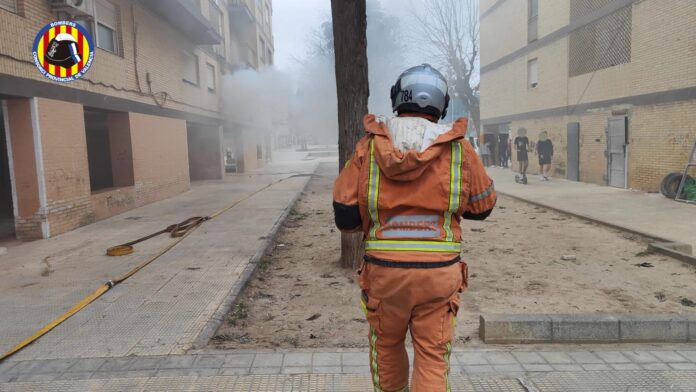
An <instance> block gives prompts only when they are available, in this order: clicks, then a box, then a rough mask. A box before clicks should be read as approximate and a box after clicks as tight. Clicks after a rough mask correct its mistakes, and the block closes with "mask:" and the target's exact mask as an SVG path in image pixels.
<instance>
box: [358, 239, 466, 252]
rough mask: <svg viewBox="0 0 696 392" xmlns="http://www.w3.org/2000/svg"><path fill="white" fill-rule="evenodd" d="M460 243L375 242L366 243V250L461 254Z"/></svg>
mask: <svg viewBox="0 0 696 392" xmlns="http://www.w3.org/2000/svg"><path fill="white" fill-rule="evenodd" d="M461 248H462V244H461V243H460V242H442V241H402V240H375V241H366V242H365V250H368V251H370V250H371V251H376V250H383V251H405V252H409V251H410V252H446V253H460V252H461Z"/></svg>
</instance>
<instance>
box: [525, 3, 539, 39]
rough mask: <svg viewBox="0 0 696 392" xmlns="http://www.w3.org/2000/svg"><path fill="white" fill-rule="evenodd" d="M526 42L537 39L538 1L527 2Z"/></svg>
mask: <svg viewBox="0 0 696 392" xmlns="http://www.w3.org/2000/svg"><path fill="white" fill-rule="evenodd" d="M528 1H529V3H528V14H527V42H532V41H536V40H537V38H539V0H528Z"/></svg>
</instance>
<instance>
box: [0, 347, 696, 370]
mask: <svg viewBox="0 0 696 392" xmlns="http://www.w3.org/2000/svg"><path fill="white" fill-rule="evenodd" d="M677 353H678V354H679V355H681V356H682V357H684V358H686V359H688V360H689V361H691V362H696V351H682V350H679V351H677ZM0 373H2V370H0Z"/></svg>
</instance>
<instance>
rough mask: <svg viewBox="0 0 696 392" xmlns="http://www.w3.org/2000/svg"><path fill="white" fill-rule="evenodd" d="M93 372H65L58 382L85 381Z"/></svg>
mask: <svg viewBox="0 0 696 392" xmlns="http://www.w3.org/2000/svg"><path fill="white" fill-rule="evenodd" d="M92 374H94V372H67V373H63V374H61V375H60V377H59V378H58V379H60V380H87V379H89V378H91V377H92Z"/></svg>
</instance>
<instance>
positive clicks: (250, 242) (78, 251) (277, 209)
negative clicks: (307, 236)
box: [0, 161, 316, 361]
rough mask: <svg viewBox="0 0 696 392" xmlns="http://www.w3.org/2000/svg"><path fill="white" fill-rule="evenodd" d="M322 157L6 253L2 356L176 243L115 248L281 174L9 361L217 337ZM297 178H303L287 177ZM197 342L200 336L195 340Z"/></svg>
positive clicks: (166, 348) (157, 350)
mask: <svg viewBox="0 0 696 392" xmlns="http://www.w3.org/2000/svg"><path fill="white" fill-rule="evenodd" d="M315 167H316V161H314V162H304V163H302V162H297V163H294V164H291V163H283V164H277V165H273V166H271V167H269V168H267V169H265V170H263V171H260V172H257V173H254V174H252V175H247V174H244V175H232V176H227V177H226V178H225V179H224V180H222V181H207V182H198V183H194V184H193V186H192V189H191V191H189V192H187V193H184V194H182V195H179V196H176V197H173V198H171V199H168V200H165V201H162V202H158V203H154V204H150V205H148V206H144V207H141V208H138V209H135V210H132V211H129V212H127V213H125V214H121V215H118V216H115V217H112V218H110V219H106V220H103V221H100V222H97V223H95V224H91V225H88V226H85V227H82V228H80V229H77V230H74V231H72V232H70V233H66V234H64V235H60V236H57V237H55V238H51V239H48V240H41V241H36V242H31V243H25V244H22V245H19V246H16V247H13V248H10V249H9V253H8V254H6V255H4V256H0V266H2V274H0V293H1V295H0V315H1V316H0V352H4V351H5V350H7V349H9V348H10V347H12V346H14V345H15V344H17V343H19V342H20V341H22V340H23V339H24V338H26V337H27V336H29V335H31V334H32V333H34V332H35V331H36V330H38V329H39V328H41V327H43V326H44V325H45V324H47V323H48V322H49V321H51V320H53V319H54V318H55V317H57V316H59V315H60V314H62V313H63V312H65V311H66V310H67V309H69V308H70V307H72V306H73V305H74V304H75V303H77V302H78V301H79V300H80V299H81V298H83V297H84V296H85V295H87V294H88V293H91V292H92V291H93V290H95V289H96V288H97V287H98V286H99V285H101V284H102V283H104V282H105V281H107V280H109V279H114V278H116V277H118V276H120V275H122V274H124V273H125V272H127V271H129V270H130V269H132V268H133V267H134V266H135V265H137V264H139V263H141V262H143V261H144V260H146V259H147V258H148V257H150V256H152V255H153V254H155V253H157V252H158V251H160V250H161V249H162V248H164V247H165V246H166V245H168V244H169V243H171V242H172V239H171V238H168V237H167V236H164V235H162V236H159V237H157V238H155V239H152V240H149V241H146V242H145V243H142V244H139V245H136V251H135V252H134V253H133V254H132V255H128V256H123V257H107V256H105V255H104V252H105V249H106V248H107V247H109V246H112V245H116V244H120V243H123V242H127V241H129V240H132V239H135V238H138V237H140V236H143V235H145V234H149V233H152V232H155V231H158V230H161V229H162V228H164V227H166V226H168V225H170V224H172V223H176V222H179V221H182V220H183V219H186V218H188V217H191V216H200V215H208V214H212V213H213V212H215V211H217V210H219V209H221V208H223V207H225V206H228V205H230V204H232V203H233V202H235V201H237V200H240V199H242V198H244V197H245V196H247V195H249V194H251V193H253V192H255V191H257V190H259V189H261V188H262V187H264V186H266V185H268V184H270V183H272V182H274V181H277V180H279V179H281V178H287V180H285V181H283V182H280V183H277V184H275V185H273V186H271V187H270V188H268V189H266V190H263V191H262V192H261V193H259V194H257V195H255V196H254V197H253V198H250V199H248V200H246V201H243V202H242V203H241V204H239V205H238V206H236V207H235V208H233V209H231V210H229V211H227V212H226V213H224V214H222V215H220V216H219V217H218V218H216V219H214V220H211V221H209V222H206V223H204V224H203V226H201V227H200V228H198V230H196V231H195V232H193V233H192V234H191V235H190V236H188V237H187V238H185V239H184V240H183V241H182V242H181V243H180V244H178V245H177V246H175V247H174V248H173V249H172V250H170V251H169V252H168V253H166V254H165V255H163V256H162V257H160V258H159V259H157V260H156V261H155V262H153V263H152V264H150V265H149V266H147V267H146V268H145V269H143V270H141V271H140V272H138V273H137V274H135V275H134V276H133V277H131V278H130V279H128V280H127V281H125V282H124V283H122V284H120V285H118V286H116V287H115V288H114V289H112V290H111V291H109V292H107V293H106V294H105V295H104V296H102V297H101V298H99V299H98V300H96V301H95V302H93V303H92V304H90V305H89V306H87V307H86V308H85V309H83V310H82V311H81V312H79V313H78V314H76V315H74V316H73V317H71V318H70V319H68V320H67V321H65V322H64V323H63V324H61V325H60V326H58V327H57V328H56V329H54V330H53V331H51V332H49V333H48V334H47V335H45V336H44V337H42V338H41V339H39V340H38V341H37V342H35V343H34V344H32V345H30V346H28V347H27V348H25V349H24V350H22V351H21V352H19V353H17V354H16V355H15V356H13V357H12V358H10V360H11V361H18V360H28V359H54V358H85V357H123V356H128V355H165V354H182V353H184V352H185V351H186V350H188V349H190V348H191V347H193V346H194V344H195V343H196V340H197V339H198V340H202V341H203V343H204V344H205V342H206V341H207V339H205V338H206V336H205V335H206V332H210V333H212V332H213V331H212V327H214V324H212V323H210V320H211V319H215V318H220V317H222V316H223V314H222V313H223V312H222V310H223V309H222V308H224V306H223V305H224V304H225V303H226V302H227V301H229V300H230V299H231V295H230V294H233V293H234V292H235V291H236V290H239V289H240V288H241V287H242V285H243V284H244V282H245V280H246V276H245V275H246V274H248V273H249V272H250V270H251V267H250V262H255V260H254V257H255V256H257V255H258V256H260V254H261V253H262V252H263V250H264V248H265V245H266V244H267V241H268V237H267V236H268V235H269V233H271V232H272V231H273V229H274V227H276V225H277V224H278V223H279V221H280V219H281V217H282V216H283V214H284V213H285V212H286V210H287V209H288V207H289V205H290V204H291V202H292V201H293V200H294V199H295V198H296V197H297V196H298V195H299V193H300V192H301V190H302V189H304V186H305V184H306V183H307V182H308V180H309V174H308V173H312V172H313V171H314V169H315ZM297 174H300V175H302V174H304V176H299V177H291V176H293V175H297ZM199 337H200V338H199Z"/></svg>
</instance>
